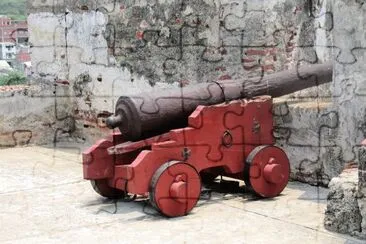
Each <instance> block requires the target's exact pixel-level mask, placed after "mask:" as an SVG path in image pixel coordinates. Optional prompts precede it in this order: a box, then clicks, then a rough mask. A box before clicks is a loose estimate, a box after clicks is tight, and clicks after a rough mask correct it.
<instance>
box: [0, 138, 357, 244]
mask: <svg viewBox="0 0 366 244" xmlns="http://www.w3.org/2000/svg"><path fill="white" fill-rule="evenodd" d="M80 152H81V149H79V146H70V145H68V147H61V146H58V147H57V148H54V147H49V148H48V147H27V148H12V149H2V150H0V175H1V177H0V206H1V209H0V226H1V228H0V242H1V243H81V242H82V243H146V242H150V243H224V242H226V243H296V242H298V243H302V244H303V243H362V241H360V240H357V239H354V238H351V237H349V236H343V235H339V234H335V233H332V232H329V231H327V230H325V229H324V227H323V219H324V211H325V207H326V195H327V190H326V189H323V188H316V187H312V186H308V185H305V184H300V183H296V182H291V183H290V184H289V185H288V187H287V188H286V189H285V191H284V192H283V194H282V195H281V196H280V197H278V198H275V199H268V200H255V198H254V196H253V195H252V194H250V193H247V192H245V191H244V192H243V188H240V189H233V188H229V189H228V188H227V187H226V188H225V189H224V188H223V187H222V185H221V186H218V185H216V186H214V187H215V190H214V191H213V192H211V194H206V195H203V196H202V199H201V200H200V202H199V204H198V205H197V206H196V207H195V208H194V209H193V211H192V212H191V214H189V215H188V216H185V217H181V218H174V219H167V218H164V217H161V216H160V215H159V214H157V213H156V211H155V210H154V209H152V208H151V207H150V205H149V204H148V203H147V201H146V200H144V199H138V200H136V201H134V202H123V201H118V202H113V201H110V200H105V199H103V198H101V197H99V196H98V195H97V194H96V193H94V191H93V189H92V187H91V185H90V183H89V182H87V181H84V180H83V179H82V167H81V157H80ZM236 190H238V191H239V193H236V192H235V191H236Z"/></svg>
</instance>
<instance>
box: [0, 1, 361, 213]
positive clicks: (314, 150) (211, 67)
mask: <svg viewBox="0 0 366 244" xmlns="http://www.w3.org/2000/svg"><path fill="white" fill-rule="evenodd" d="M351 2H352V3H350V1H343V0H342V1H327V0H323V1H315V0H276V1H275V0H270V1H254V0H247V1H245V0H202V1H191V0H186V1H184V0H174V1H117V0H103V1H98V0H95V1H81V0H79V1H68V0H63V1H61V0H57V1H54V0H53V1H50V0H47V1H43V0H42V1H41V0H35V1H28V8H29V12H30V14H29V17H28V24H29V31H30V42H31V45H32V66H33V76H32V77H33V79H32V82H33V84H32V86H30V87H29V88H26V89H22V90H20V91H11V92H8V93H2V95H1V97H0V107H1V109H4V108H3V107H8V108H9V107H10V108H11V110H16V111H20V112H19V113H18V114H16V115H15V114H13V113H12V112H11V111H5V110H4V114H8V116H5V117H4V118H1V117H0V118H1V120H0V121H4V122H3V124H10V125H11V126H4V128H0V132H1V134H0V143H3V141H7V143H3V144H0V145H1V146H14V145H22V144H28V143H47V142H53V143H54V145H55V146H60V143H63V142H65V141H70V140H71V141H77V142H79V143H82V144H84V145H86V146H87V145H92V144H94V143H95V142H96V140H99V139H100V138H102V137H103V136H105V135H108V134H110V133H111V130H109V129H108V128H107V127H106V125H105V119H106V118H107V117H109V116H110V115H112V114H113V113H114V112H115V105H116V103H117V100H118V98H119V97H120V96H133V97H134V98H135V99H137V100H140V101H142V102H141V103H142V104H145V106H141V108H140V109H141V111H140V112H142V113H143V114H146V116H149V115H151V114H155V113H157V111H159V109H160V108H159V99H157V100H154V101H151V100H149V99H148V98H147V97H143V96H141V95H140V94H142V93H150V92H153V91H156V90H159V89H161V88H168V89H169V88H177V87H181V88H183V87H189V86H191V85H194V84H198V83H206V82H215V81H225V80H232V79H233V80H236V79H244V78H245V79H246V78H256V79H257V82H261V80H262V79H263V77H265V76H266V75H269V74H272V73H275V72H278V71H281V70H284V69H291V68H295V69H296V68H297V67H298V66H299V65H305V64H316V63H324V62H326V61H329V60H332V61H333V66H334V69H333V73H334V74H333V77H334V79H333V82H332V83H330V84H325V85H321V86H316V87H313V88H310V89H306V90H303V91H299V92H295V93H293V94H289V95H287V96H284V97H281V98H278V99H275V100H274V107H273V110H272V114H273V117H274V123H275V124H274V131H273V136H274V137H275V139H276V145H277V146H279V147H281V148H283V149H284V151H285V152H286V154H287V155H288V157H289V160H290V164H291V178H292V179H294V180H299V181H303V182H307V183H310V184H312V185H317V186H327V185H328V184H329V182H330V180H331V179H332V178H333V177H335V176H337V175H339V173H341V171H342V170H343V169H344V168H345V167H346V165H347V164H350V163H353V162H357V160H358V158H357V157H358V155H357V152H358V148H359V147H360V143H361V141H362V140H363V139H364V138H365V137H366V123H365V118H366V109H365V108H364V107H363V106H362V105H363V104H364V101H365V94H366V92H365V87H364V86H365V84H366V83H365V82H364V79H365V78H364V77H365V75H364V70H365V67H364V66H365V62H364V59H365V58H364V57H365V54H364V51H365V50H366V49H365V48H366V42H365V41H364V30H363V24H355V18H356V17H353V16H356V15H359V16H362V15H363V14H364V13H365V12H364V11H365V5H364V4H363V3H364V1H356V0H355V1H351ZM360 21H361V22H362V21H365V20H364V19H363V18H360ZM299 76H300V77H301V74H299ZM314 79H315V80H316V79H317V77H314ZM210 95H212V94H211V93H210V90H206V91H205V94H202V97H203V98H202V99H203V100H205V98H207V97H209V96H210ZM263 95H266V94H263ZM15 101H16V102H15ZM171 101H172V103H176V102H182V103H186V104H188V103H189V102H190V98H189V97H188V98H187V97H184V96H183V95H182V94H178V95H175V96H173V97H171ZM24 107H27V108H32V109H31V110H25V109H24ZM19 118H20V119H19ZM22 118H25V119H22ZM14 126H15V127H17V128H19V130H14ZM116 130H117V131H118V129H116ZM2 138H5V139H4V140H2ZM9 141H10V142H9ZM146 143H147V142H146ZM244 143H245V142H244ZM216 149H217V148H216ZM220 155H221V152H220V151H219V150H214V151H212V152H211V153H208V154H207V157H208V159H212V158H217V157H220ZM128 200H130V199H128ZM116 208H117V204H116Z"/></svg>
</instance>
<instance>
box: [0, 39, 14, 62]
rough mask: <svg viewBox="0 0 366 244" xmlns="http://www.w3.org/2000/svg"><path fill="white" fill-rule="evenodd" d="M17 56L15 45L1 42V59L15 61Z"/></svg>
mask: <svg viewBox="0 0 366 244" xmlns="http://www.w3.org/2000/svg"><path fill="white" fill-rule="evenodd" d="M16 55H17V48H16V45H15V43H12V42H0V59H1V60H14V59H15V58H16Z"/></svg>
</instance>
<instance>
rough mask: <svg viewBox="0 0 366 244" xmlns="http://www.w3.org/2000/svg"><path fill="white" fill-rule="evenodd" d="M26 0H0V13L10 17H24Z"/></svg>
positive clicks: (21, 18) (20, 18) (19, 18)
mask: <svg viewBox="0 0 366 244" xmlns="http://www.w3.org/2000/svg"><path fill="white" fill-rule="evenodd" d="M26 1H27V0H0V15H6V16H8V17H10V18H12V19H16V20H25V19H26V15H27V14H26V5H27V4H26Z"/></svg>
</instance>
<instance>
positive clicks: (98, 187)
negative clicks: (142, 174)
mask: <svg viewBox="0 0 366 244" xmlns="http://www.w3.org/2000/svg"><path fill="white" fill-rule="evenodd" d="M90 182H91V185H92V186H93V189H94V191H96V192H97V193H98V194H99V195H101V196H102V197H106V198H109V199H119V198H123V197H125V192H124V191H122V190H119V189H116V188H112V187H110V186H109V185H108V181H107V180H106V179H102V180H91V181H90Z"/></svg>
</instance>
